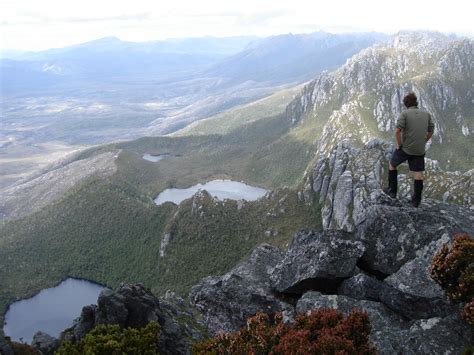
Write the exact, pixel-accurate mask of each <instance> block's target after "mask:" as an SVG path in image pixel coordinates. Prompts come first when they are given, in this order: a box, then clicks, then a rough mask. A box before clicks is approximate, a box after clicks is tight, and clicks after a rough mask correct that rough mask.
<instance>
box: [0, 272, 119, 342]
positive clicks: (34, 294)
mask: <svg viewBox="0 0 474 355" xmlns="http://www.w3.org/2000/svg"><path fill="white" fill-rule="evenodd" d="M69 279H73V280H78V281H86V282H89V283H91V284H94V285H97V286H101V287H103V288H108V289H112V288H111V287H110V286H108V285H106V284H103V283H100V282H98V281H95V280H91V279H87V278H83V277H75V276H65V277H63V278H61V280H60V281H58V282H55V283H53V284H52V285H51V286H46V287H43V288H42V289H40V290H39V291H37V292H34V293H31V294H29V295H27V296H25V297H21V298H18V297H17V298H16V299H15V300H14V301H13V302H11V303H9V304H8V306H7V307H6V308H5V311H4V312H3V314H2V315H1V316H0V321H1V323H0V324H1V328H2V330H5V329H4V328H5V325H6V324H7V323H6V315H7V313H8V312H9V311H10V309H11V306H12V305H13V304H15V303H17V302H20V301H27V300H30V299H32V298H33V297H36V296H38V295H39V294H40V293H41V292H42V291H43V290H47V289H51V288H55V287H58V286H59V285H61V284H62V283H63V282H65V281H67V280H69ZM12 341H14V340H13V339H12Z"/></svg>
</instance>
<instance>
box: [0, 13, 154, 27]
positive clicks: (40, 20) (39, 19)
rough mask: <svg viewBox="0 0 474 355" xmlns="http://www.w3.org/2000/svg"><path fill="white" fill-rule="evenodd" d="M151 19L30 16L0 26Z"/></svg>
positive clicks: (135, 16)
mask: <svg viewBox="0 0 474 355" xmlns="http://www.w3.org/2000/svg"><path fill="white" fill-rule="evenodd" d="M150 19H151V14H150V13H149V12H147V13H140V14H132V15H118V16H101V17H50V16H38V15H36V16H31V18H30V19H29V20H24V21H2V22H0V26H18V25H38V24H48V23H50V24H52V23H54V24H67V23H90V22H109V21H146V20H150Z"/></svg>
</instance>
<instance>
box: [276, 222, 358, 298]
mask: <svg viewBox="0 0 474 355" xmlns="http://www.w3.org/2000/svg"><path fill="white" fill-rule="evenodd" d="M364 251H365V248H364V246H363V244H362V243H361V242H358V241H354V240H353V238H351V235H350V234H348V233H346V232H343V231H324V232H311V231H309V232H306V231H301V232H299V233H298V234H296V235H295V237H294V238H293V241H292V243H291V246H290V248H289V250H288V252H287V253H286V255H285V257H284V259H283V260H282V261H281V262H280V263H279V264H278V265H277V266H276V267H275V270H274V272H273V273H272V275H271V280H272V286H273V287H274V288H275V289H276V290H277V291H278V292H282V293H296V294H301V293H303V292H305V291H307V290H309V289H319V290H325V289H326V290H328V289H331V288H334V287H337V285H338V283H340V282H341V281H342V280H343V279H344V278H348V277H350V276H352V275H354V273H355V271H356V264H357V261H358V260H359V258H360V257H361V256H362V254H363V253H364Z"/></svg>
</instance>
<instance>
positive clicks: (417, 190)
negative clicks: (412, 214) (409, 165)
mask: <svg viewBox="0 0 474 355" xmlns="http://www.w3.org/2000/svg"><path fill="white" fill-rule="evenodd" d="M421 191H423V180H415V182H414V185H413V192H414V193H413V195H412V197H411V204H412V205H413V207H418V206H419V205H420V203H421Z"/></svg>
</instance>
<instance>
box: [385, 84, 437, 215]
mask: <svg viewBox="0 0 474 355" xmlns="http://www.w3.org/2000/svg"><path fill="white" fill-rule="evenodd" d="M403 104H404V105H405V106H406V108H407V109H406V110H404V111H403V112H402V113H401V114H400V116H399V117H398V121H397V127H396V129H395V139H396V143H395V144H396V147H395V151H394V152H393V153H392V157H391V159H390V165H389V171H388V188H386V189H384V191H385V193H387V194H388V195H389V196H390V197H392V198H396V196H397V187H398V183H397V174H398V171H397V166H398V165H400V164H401V163H403V162H404V161H407V160H408V167H409V169H410V171H411V172H413V174H414V178H415V182H414V188H413V195H412V198H411V203H412V205H413V206H414V207H418V206H419V205H420V202H421V192H422V190H423V171H424V170H425V144H426V142H428V141H429V140H430V139H431V136H432V135H433V131H434V124H433V120H432V119H431V115H430V114H429V113H428V112H426V111H423V110H420V109H419V108H418V99H417V97H416V95H415V93H413V92H410V93H408V94H407V95H406V96H405V97H404V98H403Z"/></svg>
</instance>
